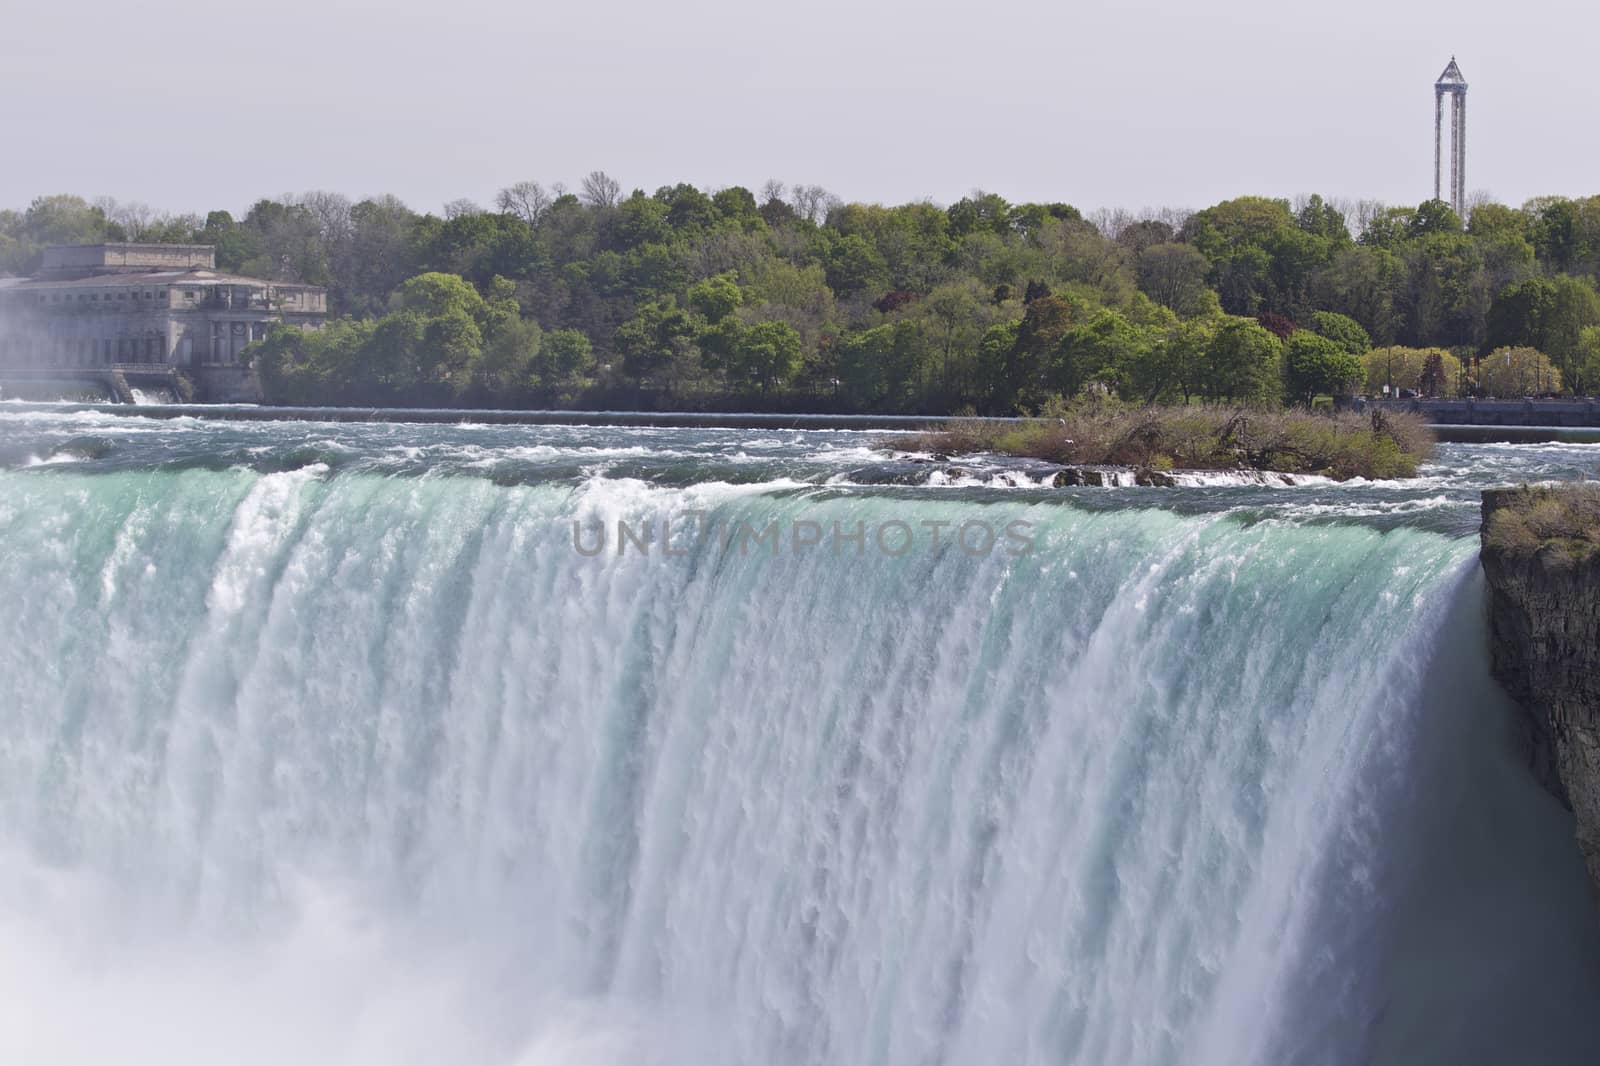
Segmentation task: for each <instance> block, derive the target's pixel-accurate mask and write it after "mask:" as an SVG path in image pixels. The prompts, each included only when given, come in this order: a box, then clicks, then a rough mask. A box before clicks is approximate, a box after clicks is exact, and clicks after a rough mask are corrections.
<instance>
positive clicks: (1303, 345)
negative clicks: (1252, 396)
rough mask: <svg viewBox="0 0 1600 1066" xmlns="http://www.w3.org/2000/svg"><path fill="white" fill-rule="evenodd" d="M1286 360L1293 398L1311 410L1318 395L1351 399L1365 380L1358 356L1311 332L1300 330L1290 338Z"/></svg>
mask: <svg viewBox="0 0 1600 1066" xmlns="http://www.w3.org/2000/svg"><path fill="white" fill-rule="evenodd" d="M1283 360H1284V379H1285V384H1286V386H1287V388H1288V392H1289V395H1290V396H1291V397H1292V398H1293V399H1294V400H1295V401H1296V402H1297V403H1303V404H1305V405H1306V406H1307V407H1310V406H1311V402H1312V400H1313V399H1314V398H1315V397H1317V396H1318V395H1324V394H1328V395H1333V396H1346V395H1349V394H1350V393H1351V392H1352V391H1353V390H1354V388H1355V387H1356V386H1357V385H1359V384H1360V383H1361V382H1362V380H1363V378H1364V372H1363V370H1362V366H1361V359H1360V358H1359V357H1358V356H1357V355H1356V354H1355V353H1353V352H1351V351H1350V350H1349V349H1347V348H1346V347H1344V346H1343V345H1341V344H1340V343H1339V342H1337V341H1334V340H1329V339H1328V338H1327V337H1323V336H1319V335H1318V334H1315V333H1312V332H1311V331H1310V330H1305V329H1302V330H1298V331H1297V332H1295V333H1294V334H1293V335H1292V336H1291V337H1290V338H1289V340H1288V342H1287V343H1286V344H1285V345H1284V351H1283Z"/></svg>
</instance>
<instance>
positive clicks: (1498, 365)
mask: <svg viewBox="0 0 1600 1066" xmlns="http://www.w3.org/2000/svg"><path fill="white" fill-rule="evenodd" d="M1478 388H1480V389H1482V390H1483V391H1484V392H1486V393H1487V394H1488V395H1490V396H1507V397H1515V396H1544V395H1547V394H1549V393H1555V392H1560V391H1561V371H1560V370H1558V369H1556V367H1555V364H1553V363H1552V362H1551V361H1550V357H1549V356H1547V355H1545V354H1544V353H1543V352H1541V351H1538V350H1536V349H1534V348H1528V347H1517V348H1512V347H1506V348H1496V349H1495V350H1494V351H1492V352H1490V353H1489V354H1488V355H1486V356H1484V357H1483V358H1482V359H1481V360H1479V362H1478Z"/></svg>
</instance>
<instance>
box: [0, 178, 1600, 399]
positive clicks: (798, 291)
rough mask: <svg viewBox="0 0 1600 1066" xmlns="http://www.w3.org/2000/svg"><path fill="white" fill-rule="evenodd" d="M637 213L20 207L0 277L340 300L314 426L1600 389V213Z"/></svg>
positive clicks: (973, 201) (640, 208) (329, 204)
mask: <svg viewBox="0 0 1600 1066" xmlns="http://www.w3.org/2000/svg"><path fill="white" fill-rule="evenodd" d="M621 191H622V190H621V187H620V186H618V185H617V183H616V182H614V181H612V180H611V179H610V178H609V177H607V176H606V175H604V174H602V173H600V172H598V171H597V172H595V173H592V174H590V175H589V176H588V177H587V178H586V179H584V182H583V185H582V196H581V197H580V196H576V195H571V194H566V193H564V192H561V191H560V190H552V191H546V190H545V189H544V188H543V187H541V186H539V185H538V184H537V183H534V182H521V183H518V184H516V185H514V186H512V187H510V188H508V189H505V190H502V192H501V194H500V196H499V197H497V198H496V201H495V203H496V210H492V211H486V210H482V209H479V208H475V207H473V206H472V205H470V204H465V203H462V202H458V203H456V204H453V205H451V206H450V207H449V208H447V209H446V211H445V212H444V214H443V215H442V216H441V215H436V214H426V213H418V212H415V211H413V210H411V209H410V208H408V207H406V205H404V204H403V203H401V202H400V201H398V200H396V199H394V198H393V197H374V198H371V199H368V200H362V201H359V202H355V203H352V202H350V201H348V200H345V199H344V198H342V197H339V196H336V195H333V194H329V193H317V192H312V193H306V194H303V195H298V196H286V197H281V198H275V199H268V200H260V201H258V202H256V203H255V204H253V205H251V206H250V208H249V210H248V211H246V212H244V213H243V215H242V217H238V216H236V215H235V214H231V213H229V212H227V211H213V212H210V213H209V214H206V215H204V216H195V217H187V216H163V215H159V214H158V213H154V212H151V211H150V210H149V209H148V208H141V207H139V205H130V204H118V203H116V202H114V201H97V202H95V203H90V202H88V201H85V200H83V199H81V198H78V197H73V196H50V197H41V198H40V199H39V200H36V201H35V202H34V203H33V204H31V205H29V206H28V207H27V208H26V209H25V210H15V211H0V272H8V271H9V272H13V273H17V272H24V271H30V270H32V269H34V268H35V267H36V266H37V264H38V261H39V257H40V253H41V250H42V249H43V247H45V246H46V245H47V244H50V243H79V242H92V241H102V240H109V241H116V240H124V239H128V240H144V239H152V240H189V241H198V242H202V243H207V244H212V245H215V246H216V249H217V257H218V266H219V268H220V269H223V270H227V271H234V272H240V273H246V274H253V275H256V276H262V277H268V278H273V279H283V280H293V281H302V282H310V283H315V284H322V285H326V286H328V289H329V300H330V306H331V309H332V311H333V313H334V315H335V322H334V325H332V326H330V332H329V336H330V338H331V339H329V340H328V341H327V342H326V343H324V342H320V341H308V340H306V339H305V338H303V337H300V338H289V339H282V340H279V341H276V342H271V343H265V344H263V345H262V346H261V348H260V354H259V356H258V359H259V360H261V362H260V365H261V367H262V372H263V375H264V377H266V376H271V375H275V376H273V378H272V380H273V385H272V386H271V387H270V388H269V391H270V392H271V393H272V394H273V395H274V396H280V397H288V396H291V395H293V396H298V397H303V398H304V402H313V401H326V400H334V399H342V400H347V401H349V402H361V403H368V402H371V403H376V402H386V403H463V404H486V405H517V404H522V403H573V404H580V403H588V404H597V405H608V404H614V403H629V404H632V403H641V404H669V403H670V404H673V405H678V404H684V405H691V406H695V405H699V406H715V405H721V404H735V403H737V404H740V405H744V404H754V405H757V406H771V407H780V406H781V407H785V408H791V409H799V408H807V407H809V408H813V409H826V408H833V407H838V408H842V409H852V410H893V411H905V412H929V413H933V412H946V411H950V410H956V409H960V408H963V407H971V408H972V409H974V410H981V411H984V412H986V413H994V414H1002V413H1011V412H1016V411H1019V410H1023V409H1028V410H1037V409H1041V408H1042V407H1043V406H1044V405H1046V404H1048V403H1051V402H1053V401H1055V400H1057V399H1059V398H1061V397H1066V398H1068V399H1074V398H1077V397H1080V396H1092V397H1097V398H1099V399H1101V400H1109V399H1121V400H1124V401H1135V402H1144V401H1147V400H1153V399H1164V400H1184V401H1189V400H1198V399H1206V398H1210V399H1215V400H1218V401H1223V400H1226V401H1230V402H1235V403H1238V402H1247V403H1251V404H1264V403H1273V402H1276V401H1277V400H1278V399H1279V398H1281V397H1282V396H1283V395H1285V394H1286V392H1287V394H1288V395H1290V396H1292V397H1293V396H1298V397H1299V399H1300V400H1302V401H1303V400H1304V399H1305V390H1306V389H1310V388H1312V387H1313V386H1312V382H1313V381H1314V380H1317V379H1320V380H1321V382H1322V384H1323V385H1325V386H1329V387H1333V384H1330V383H1335V384H1336V383H1340V382H1344V381H1347V380H1348V379H1347V378H1346V377H1345V376H1344V375H1345V374H1346V372H1348V371H1349V370H1350V366H1349V364H1348V362H1347V361H1336V362H1335V363H1329V362H1328V360H1326V359H1324V358H1323V355H1322V353H1323V349H1322V347H1321V346H1320V345H1317V344H1316V343H1314V342H1313V341H1311V340H1310V339H1305V340H1301V341H1299V342H1298V345H1299V346H1298V347H1295V348H1294V349H1293V350H1292V351H1290V350H1286V345H1285V344H1283V343H1280V342H1278V341H1277V339H1276V338H1272V337H1270V336H1263V335H1262V333H1261V332H1260V330H1259V328H1258V327H1256V324H1255V322H1254V321H1253V320H1254V319H1255V317H1256V316H1258V315H1263V314H1270V315H1273V316H1280V317H1281V318H1283V319H1287V320H1290V321H1294V322H1299V323H1303V324H1305V325H1306V326H1308V327H1309V333H1310V334H1311V335H1313V336H1315V337H1320V338H1325V339H1327V340H1329V341H1331V342H1334V343H1335V344H1337V345H1338V346H1339V347H1340V349H1341V350H1342V351H1343V352H1344V353H1346V354H1353V355H1360V356H1363V357H1365V353H1366V352H1367V350H1368V349H1369V348H1370V347H1371V346H1372V345H1374V344H1376V345H1380V346H1382V348H1381V349H1380V350H1388V351H1396V350H1408V351H1419V352H1426V353H1428V354H1426V355H1419V356H1417V357H1415V358H1412V357H1411V356H1406V357H1405V358H1404V359H1402V360H1400V362H1401V364H1402V365H1403V368H1404V374H1403V381H1402V378H1401V377H1396V376H1394V374H1393V373H1392V371H1393V369H1394V363H1395V358H1394V357H1393V356H1392V355H1391V356H1390V357H1388V358H1387V359H1386V361H1385V373H1384V375H1383V382H1382V383H1388V382H1389V380H1390V379H1391V378H1393V379H1394V383H1395V384H1396V385H1397V386H1399V387H1404V388H1419V389H1424V388H1426V389H1437V390H1439V391H1445V392H1450V391H1454V390H1455V389H1456V388H1457V385H1458V383H1459V382H1460V381H1462V380H1463V379H1464V377H1465V375H1464V374H1463V373H1462V372H1461V368H1460V364H1459V362H1457V361H1456V360H1455V358H1454V357H1453V356H1450V355H1449V354H1448V353H1447V352H1444V351H1442V349H1451V350H1454V351H1456V352H1458V353H1462V354H1468V355H1470V356H1483V355H1484V354H1485V353H1488V352H1490V351H1492V350H1494V349H1498V348H1512V349H1523V348H1528V349H1537V350H1538V351H1541V352H1544V353H1546V354H1547V355H1548V356H1549V358H1550V360H1551V361H1552V362H1553V369H1554V370H1557V371H1559V372H1560V373H1559V380H1560V382H1561V383H1562V385H1563V386H1565V387H1567V388H1570V389H1573V390H1582V391H1589V390H1593V389H1595V388H1596V387H1597V386H1600V351H1597V347H1600V334H1596V333H1595V332H1593V331H1594V330H1596V329H1597V328H1600V295H1597V294H1596V289H1595V283H1596V280H1597V279H1600V197H1590V198H1588V199H1565V198H1559V197H1548V198H1542V199H1539V200H1535V201H1531V202H1530V203H1528V204H1526V205H1524V206H1522V207H1520V208H1513V207H1507V206H1503V205H1498V204H1487V205H1482V206H1480V207H1478V208H1476V209H1475V210H1474V211H1473V213H1472V216H1471V218H1470V221H1469V224H1468V225H1467V226H1466V227H1465V228H1463V226H1462V223H1461V220H1460V219H1459V218H1457V217H1456V216H1455V215H1454V214H1452V213H1451V212H1450V210H1449V208H1448V207H1447V206H1446V205H1444V204H1442V203H1439V202H1437V201H1430V202H1427V203H1423V204H1420V205H1417V206H1415V207H1409V206H1408V207H1399V208H1381V207H1377V208H1374V207H1367V206H1363V207H1362V208H1361V209H1360V211H1359V212H1354V211H1352V212H1350V213H1349V217H1348V219H1347V214H1346V212H1344V211H1342V210H1340V209H1339V208H1336V207H1335V206H1334V205H1333V204H1330V203H1329V202H1327V201H1324V200H1322V199H1320V198H1318V197H1315V196H1313V197H1308V198H1306V199H1305V200H1303V201H1297V202H1296V203H1295V204H1293V205H1291V204H1290V203H1289V202H1287V201H1283V200H1275V199H1268V198H1261V197H1241V198H1238V199H1234V200H1229V201H1226V202H1224V203H1220V204H1216V205H1213V206H1211V207H1208V208H1205V209H1204V210H1201V211H1199V212H1196V213H1195V214H1194V215H1192V216H1189V217H1188V218H1187V220H1186V221H1183V222H1182V223H1181V224H1179V222H1178V221H1177V220H1176V219H1175V218H1173V217H1169V216H1164V217H1161V218H1134V217H1116V218H1112V217H1108V218H1107V219H1105V220H1104V221H1106V223H1107V224H1106V226H1105V230H1104V232H1102V231H1101V230H1100V229H1097V228H1096V226H1095V225H1091V224H1090V223H1089V222H1088V221H1087V220H1085V219H1084V217H1083V216H1082V214H1081V213H1079V212H1078V211H1077V210H1076V209H1074V208H1072V207H1071V206H1070V205H1067V204H1062V203H1049V202H1046V203H1025V204H1014V203H1009V202H1007V201H1006V200H1005V199H1004V198H1002V197H1000V196H997V195H995V194H992V193H984V192H974V193H972V194H971V195H969V196H967V197H965V198H963V199H962V200H960V201H958V202H956V203H955V204H952V205H950V206H949V207H947V208H946V207H939V206H936V205H933V204H930V203H910V204H902V205H897V206H884V205H878V204H860V203H855V204H846V203H840V202H839V201H837V200H836V199H835V198H833V197H832V196H830V195H829V194H828V193H827V192H826V190H823V189H821V188H819V187H817V186H797V187H794V188H793V189H792V190H785V188H784V187H782V186H779V185H769V186H768V187H766V188H765V189H763V191H762V192H761V194H760V195H759V196H758V195H755V194H752V193H751V191H750V190H748V189H745V188H742V187H739V186H733V187H729V188H725V189H720V190H717V189H700V188H696V187H694V186H692V185H688V184H677V185H668V186H664V187H662V188H660V189H657V190H656V191H655V192H654V193H647V192H644V191H636V192H634V193H633V194H632V195H631V196H624V195H620V193H621ZM1358 215H1359V229H1360V233H1359V239H1358V240H1354V241H1353V240H1352V239H1351V227H1352V226H1355V225H1356V224H1357V222H1356V220H1357V216H1358ZM1224 312H1226V313H1224ZM1233 316H1238V317H1233ZM342 319H349V320H351V321H350V322H345V323H342V324H341V320H342ZM1269 320H1270V319H1269ZM358 323H363V324H361V325H359V329H358ZM779 327H782V328H781V329H780V328H779ZM352 331H357V332H359V333H360V336H357V335H356V334H355V333H354V332H352ZM1295 336H1296V337H1298V334H1296V335H1295ZM579 337H581V338H583V340H584V346H583V347H582V349H581V351H580V346H579V345H578V344H577V338H579ZM795 343H798V346H799V347H798V356H796V354H795V349H794V344H795ZM1433 355H1438V356H1439V359H1438V360H1437V365H1436V366H1435V367H1434V369H1433V370H1432V371H1427V370H1425V369H1424V368H1423V366H1422V363H1423V362H1425V361H1426V360H1427V359H1429V358H1432V356H1433ZM1469 361H1470V360H1469ZM1485 361H1487V360H1485ZM1430 374H1431V376H1430ZM1363 376H1364V378H1365V382H1366V384H1367V386H1368V387H1369V388H1370V387H1371V386H1372V385H1373V383H1374V381H1375V379H1374V375H1373V367H1372V363H1371V361H1370V359H1367V360H1366V361H1365V362H1364V375H1363ZM1490 377H1491V380H1490V382H1489V383H1488V384H1487V385H1485V386H1484V387H1493V388H1497V389H1506V388H1511V389H1517V388H1520V387H1523V386H1522V385H1521V384H1520V383H1519V382H1518V381H1517V380H1516V379H1515V377H1514V376H1513V379H1512V380H1510V381H1508V382H1498V381H1497V379H1496V378H1495V376H1494V374H1493V373H1492V372H1491V374H1490ZM1499 377H1504V375H1499ZM1555 377H1556V375H1554V374H1551V375H1541V374H1539V373H1537V372H1535V373H1534V374H1533V378H1534V386H1533V387H1542V388H1544V389H1545V390H1548V389H1549V388H1550V382H1551V380H1553V379H1555ZM1291 379H1292V380H1291ZM1541 381H1542V382H1543V384H1542V386H1541V385H1539V382H1541ZM1338 387H1344V386H1343V385H1339V386H1338ZM1321 391H1325V390H1319V392H1318V393H1317V394H1318V395H1320V394H1321Z"/></svg>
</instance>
